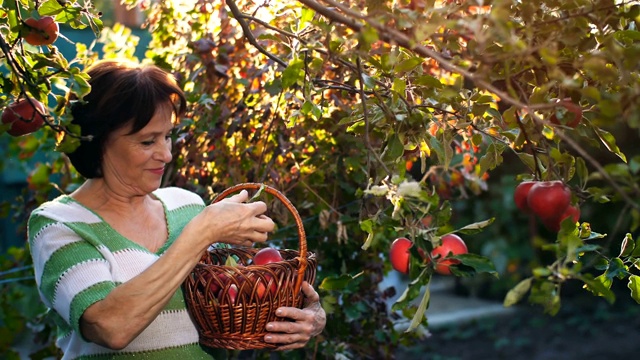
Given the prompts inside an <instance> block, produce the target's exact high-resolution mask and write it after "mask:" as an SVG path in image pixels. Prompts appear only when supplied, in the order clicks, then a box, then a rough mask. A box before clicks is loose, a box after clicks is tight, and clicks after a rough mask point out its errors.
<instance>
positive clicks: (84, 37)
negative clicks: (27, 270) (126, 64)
mask: <svg viewBox="0 0 640 360" xmlns="http://www.w3.org/2000/svg"><path fill="white" fill-rule="evenodd" d="M131 32H132V35H135V36H137V37H139V38H140V40H139V43H138V46H137V48H136V51H135V56H136V57H137V58H139V59H142V58H143V57H144V53H145V51H146V48H147V45H148V44H149V41H150V40H151V36H150V34H149V32H148V31H147V30H143V29H131ZM61 33H62V34H63V35H64V36H65V37H66V38H68V39H69V40H70V41H67V40H65V39H63V38H58V40H56V42H55V44H54V45H55V46H56V47H57V48H58V50H59V51H60V52H61V53H62V54H63V55H64V56H65V58H67V59H73V58H75V57H76V48H75V43H84V44H91V43H92V42H93V41H95V40H96V35H95V34H94V33H93V31H91V29H83V30H74V29H70V28H63V29H61ZM94 50H95V51H96V52H98V53H99V54H101V53H102V51H101V50H102V44H96V48H95V49H94ZM8 143H9V135H8V134H2V135H0V154H2V156H3V159H2V160H1V161H0V164H1V165H2V166H1V167H0V204H4V203H9V204H13V203H15V201H17V200H16V199H17V197H18V196H19V195H20V194H21V193H22V192H23V190H24V189H25V187H26V186H27V182H26V179H27V176H28V174H29V172H30V171H31V170H32V169H33V165H35V164H36V163H37V162H42V161H46V154H36V155H35V156H34V157H33V159H31V160H30V161H29V162H26V163H25V162H24V161H20V160H18V155H19V154H14V153H11V152H10V151H9V147H8ZM2 209H3V207H2V206H1V205H0V214H2ZM13 217H14V214H13V213H12V212H11V210H10V211H9V216H6V217H2V216H0V254H2V253H4V252H5V251H6V250H7V249H8V248H10V247H11V246H22V245H23V244H24V241H25V239H26V233H25V229H24V226H23V224H18V223H16V222H15V221H13Z"/></svg>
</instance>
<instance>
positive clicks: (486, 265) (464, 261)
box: [449, 253, 498, 277]
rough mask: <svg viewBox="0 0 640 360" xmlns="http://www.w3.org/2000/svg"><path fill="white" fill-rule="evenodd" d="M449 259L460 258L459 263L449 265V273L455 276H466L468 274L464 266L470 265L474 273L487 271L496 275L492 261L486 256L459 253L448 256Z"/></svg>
mask: <svg viewBox="0 0 640 360" xmlns="http://www.w3.org/2000/svg"><path fill="white" fill-rule="evenodd" d="M450 258H451V259H458V260H460V263H461V264H460V265H452V266H450V267H449V269H450V270H451V273H452V274H453V275H457V276H467V275H470V274H469V273H468V271H465V270H466V269H465V267H470V268H472V269H473V271H474V272H475V273H489V274H491V275H494V276H496V277H498V272H497V271H496V268H495V266H494V265H493V262H491V260H489V259H488V258H486V257H484V256H481V255H478V254H471V253H468V254H460V255H454V256H450Z"/></svg>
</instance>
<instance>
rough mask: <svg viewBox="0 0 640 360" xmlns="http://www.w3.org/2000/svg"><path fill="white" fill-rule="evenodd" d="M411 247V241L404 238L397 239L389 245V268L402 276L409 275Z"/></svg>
mask: <svg viewBox="0 0 640 360" xmlns="http://www.w3.org/2000/svg"><path fill="white" fill-rule="evenodd" d="M412 246H413V241H411V240H409V239H407V238H406V237H399V238H397V239H395V240H393V242H392V243H391V248H390V249H389V258H391V266H392V267H393V268H394V269H395V270H396V271H399V272H401V273H403V274H408V273H409V258H410V257H411V253H409V248H411V247H412Z"/></svg>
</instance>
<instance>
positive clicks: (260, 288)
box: [256, 273, 278, 299]
mask: <svg viewBox="0 0 640 360" xmlns="http://www.w3.org/2000/svg"><path fill="white" fill-rule="evenodd" d="M263 279H264V280H263ZM267 285H268V286H269V292H270V293H271V295H275V294H276V292H277V291H278V284H277V283H276V279H274V278H273V276H271V274H269V273H265V274H264V275H263V277H262V278H259V279H258V281H257V282H256V287H257V288H256V293H257V294H258V299H264V297H265V295H266V294H267Z"/></svg>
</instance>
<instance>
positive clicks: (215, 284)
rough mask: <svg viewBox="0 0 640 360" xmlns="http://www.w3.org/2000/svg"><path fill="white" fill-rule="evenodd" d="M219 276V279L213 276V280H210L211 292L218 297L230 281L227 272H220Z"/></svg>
mask: <svg viewBox="0 0 640 360" xmlns="http://www.w3.org/2000/svg"><path fill="white" fill-rule="evenodd" d="M217 277H218V280H216V279H215V278H212V279H211V281H210V282H209V292H210V293H211V295H212V296H214V297H218V294H220V290H222V288H224V286H225V284H226V283H227V281H229V275H227V274H225V273H219V274H218V275H217Z"/></svg>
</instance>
